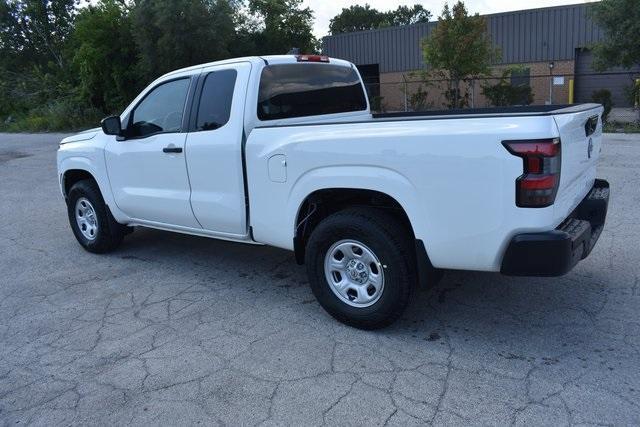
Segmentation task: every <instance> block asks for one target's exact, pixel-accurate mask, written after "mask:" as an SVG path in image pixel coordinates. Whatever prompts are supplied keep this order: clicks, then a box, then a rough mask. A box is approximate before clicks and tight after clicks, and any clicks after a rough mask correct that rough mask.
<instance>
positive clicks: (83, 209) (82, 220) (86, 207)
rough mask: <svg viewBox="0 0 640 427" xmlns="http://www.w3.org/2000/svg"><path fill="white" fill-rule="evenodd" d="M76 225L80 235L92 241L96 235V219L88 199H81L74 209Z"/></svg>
mask: <svg viewBox="0 0 640 427" xmlns="http://www.w3.org/2000/svg"><path fill="white" fill-rule="evenodd" d="M75 216H76V223H77V225H78V229H79V230H80V233H82V235H83V236H84V237H85V238H86V239H87V240H94V239H95V238H96V236H97V234H98V217H97V216H96V211H95V209H94V208H93V205H92V204H91V202H90V201H89V199H87V198H85V197H81V198H79V199H78V201H77V202H76V207H75Z"/></svg>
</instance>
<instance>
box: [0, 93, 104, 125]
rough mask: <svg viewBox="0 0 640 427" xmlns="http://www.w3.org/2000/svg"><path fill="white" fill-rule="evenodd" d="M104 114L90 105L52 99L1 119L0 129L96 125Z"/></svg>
mask: <svg viewBox="0 0 640 427" xmlns="http://www.w3.org/2000/svg"><path fill="white" fill-rule="evenodd" d="M103 116H104V114H103V113H102V112H100V111H99V110H97V109H95V108H91V107H80V106H78V103H77V101H73V100H60V101H54V102H52V103H49V104H47V105H44V106H42V107H36V108H34V109H32V110H29V111H28V112H26V113H25V114H24V115H21V116H18V117H15V118H11V120H6V121H5V120H3V121H2V122H0V130H4V131H9V132H48V131H69V130H81V129H86V128H92V127H97V126H99V125H100V120H101V119H102V118H103Z"/></svg>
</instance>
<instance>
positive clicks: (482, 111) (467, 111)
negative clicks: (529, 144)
mask: <svg viewBox="0 0 640 427" xmlns="http://www.w3.org/2000/svg"><path fill="white" fill-rule="evenodd" d="M594 106H597V104H591V103H587V104H572V105H571V104H558V105H522V106H509V107H483V108H458V109H450V110H430V111H406V112H405V111H400V112H393V113H374V114H372V116H373V118H374V119H430V118H433V119H443V118H472V117H485V116H487V117H504V116H549V115H556V114H569V113H577V112H580V111H584V110H589V109H591V108H593V107H594Z"/></svg>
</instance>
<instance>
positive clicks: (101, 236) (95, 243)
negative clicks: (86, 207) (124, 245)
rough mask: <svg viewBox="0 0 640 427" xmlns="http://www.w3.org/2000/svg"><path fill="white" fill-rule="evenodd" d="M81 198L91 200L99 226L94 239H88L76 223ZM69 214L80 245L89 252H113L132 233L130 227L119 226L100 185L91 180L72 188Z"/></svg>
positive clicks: (80, 182) (69, 197) (68, 201)
mask: <svg viewBox="0 0 640 427" xmlns="http://www.w3.org/2000/svg"><path fill="white" fill-rule="evenodd" d="M81 197H84V198H86V199H87V200H89V202H90V203H91V205H92V206H93V210H94V211H95V217H96V219H97V224H98V225H97V232H96V235H95V238H93V239H88V238H87V237H85V236H84V235H83V234H82V232H81V231H80V228H79V225H78V222H77V221H76V213H75V209H76V202H77V201H78V199H80V198H81ZM67 213H68V215H69V224H70V225H71V230H73V234H74V235H75V236H76V239H77V240H78V243H80V245H82V247H83V248H85V249H86V250H87V251H89V252H93V253H98V254H100V253H106V252H110V251H113V250H114V249H116V248H117V247H118V245H120V243H121V242H122V239H123V238H124V236H125V234H128V233H129V232H130V227H127V226H125V225H122V224H119V223H118V222H116V220H115V219H114V218H113V216H112V215H111V212H110V211H109V208H108V207H107V205H106V203H105V202H104V199H103V198H102V194H101V193H100V189H99V188H98V184H96V182H95V181H94V180H91V179H86V180H82V181H78V182H77V183H75V184H74V185H73V186H72V187H71V189H70V190H69V194H68V196H67Z"/></svg>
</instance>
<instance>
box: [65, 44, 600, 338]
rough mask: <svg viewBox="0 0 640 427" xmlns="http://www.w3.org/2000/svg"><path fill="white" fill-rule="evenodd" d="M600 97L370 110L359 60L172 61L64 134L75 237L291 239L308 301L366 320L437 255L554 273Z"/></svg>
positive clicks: (570, 245) (596, 227) (388, 307)
mask: <svg viewBox="0 0 640 427" xmlns="http://www.w3.org/2000/svg"><path fill="white" fill-rule="evenodd" d="M601 114H602V107H601V106H600V105H597V104H582V105H572V106H532V107H514V108H509V109H495V108H494V109H492V108H487V109H471V110H463V111H439V112H427V113H390V114H373V115H372V114H371V113H370V110H369V103H368V101H367V96H366V91H365V87H364V86H363V84H362V81H361V78H360V75H359V73H358V71H357V69H356V67H355V66H354V65H353V64H351V63H349V62H346V61H342V60H338V59H333V58H327V57H324V56H317V55H297V56H294V55H288V56H265V57H251V58H239V59H232V60H226V61H220V62H214V63H210V64H204V65H198V66H194V67H190V68H185V69H182V70H178V71H174V72H171V73H169V74H167V75H164V76H162V77H160V78H159V79H157V80H156V81H154V82H153V83H151V85H149V86H148V87H147V88H146V89H145V90H144V91H142V93H141V94H140V95H139V96H138V97H137V98H136V99H135V100H134V101H133V102H132V103H131V105H130V106H129V107H128V108H127V109H125V110H124V112H123V113H122V114H121V115H120V116H113V117H108V118H106V119H104V120H103V121H102V128H101V129H100V128H97V129H92V130H89V131H85V132H82V133H79V134H77V135H75V136H71V137H68V138H65V139H64V140H62V142H61V143H60V148H59V150H58V174H59V180H60V187H61V190H62V194H63V195H64V198H65V200H66V203H67V206H68V214H69V221H70V224H71V228H72V230H73V233H74V234H75V237H76V238H77V240H78V241H79V242H80V244H81V245H82V246H83V247H84V248H85V249H87V250H88V251H91V252H96V253H101V252H107V251H110V250H113V249H115V248H116V247H117V246H118V244H120V242H121V241H122V239H123V237H124V236H125V235H126V234H128V233H129V232H131V231H132V230H133V228H132V227H133V226H145V227H153V228H158V229H162V230H169V231H175V232H178V233H187V234H195V235H199V236H205V237H211V238H217V239H225V240H231V241H235V242H243V243H252V244H265V245H272V246H276V247H279V248H284V249H289V250H293V251H294V252H295V258H296V260H297V262H299V263H305V264H306V266H307V269H308V274H309V281H310V284H311V288H312V290H313V293H314V294H315V296H316V298H317V299H318V301H319V303H320V304H321V305H322V306H323V307H324V308H325V309H326V310H327V311H328V312H329V313H330V314H331V315H333V316H334V317H335V318H337V319H338V320H340V321H342V322H345V323H347V324H350V325H353V326H356V327H359V328H366V329H373V328H379V327H383V326H385V325H388V324H389V323H391V322H392V321H393V320H395V319H396V318H397V317H398V316H400V314H401V313H402V311H403V309H404V307H405V306H406V304H407V302H408V301H409V299H410V295H411V292H412V290H413V288H414V287H415V286H416V285H417V284H420V285H421V286H425V285H429V284H433V283H435V281H437V280H438V278H439V273H440V272H441V271H442V269H461V270H480V271H494V272H502V273H503V274H507V275H539V276H556V275H562V274H565V273H567V272H568V271H569V270H570V269H571V268H573V266H574V265H575V264H576V263H577V262H578V261H579V260H580V259H583V258H585V257H586V256H587V255H588V254H589V252H590V251H591V249H592V248H593V246H594V244H595V243H596V240H597V239H598V237H599V235H600V232H601V230H602V228H603V226H604V221H605V216H606V212H607V206H608V200H609V185H608V183H607V182H606V181H603V180H599V179H596V164H597V159H598V156H599V153H600V148H601V144H602V122H601V119H600V116H601Z"/></svg>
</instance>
